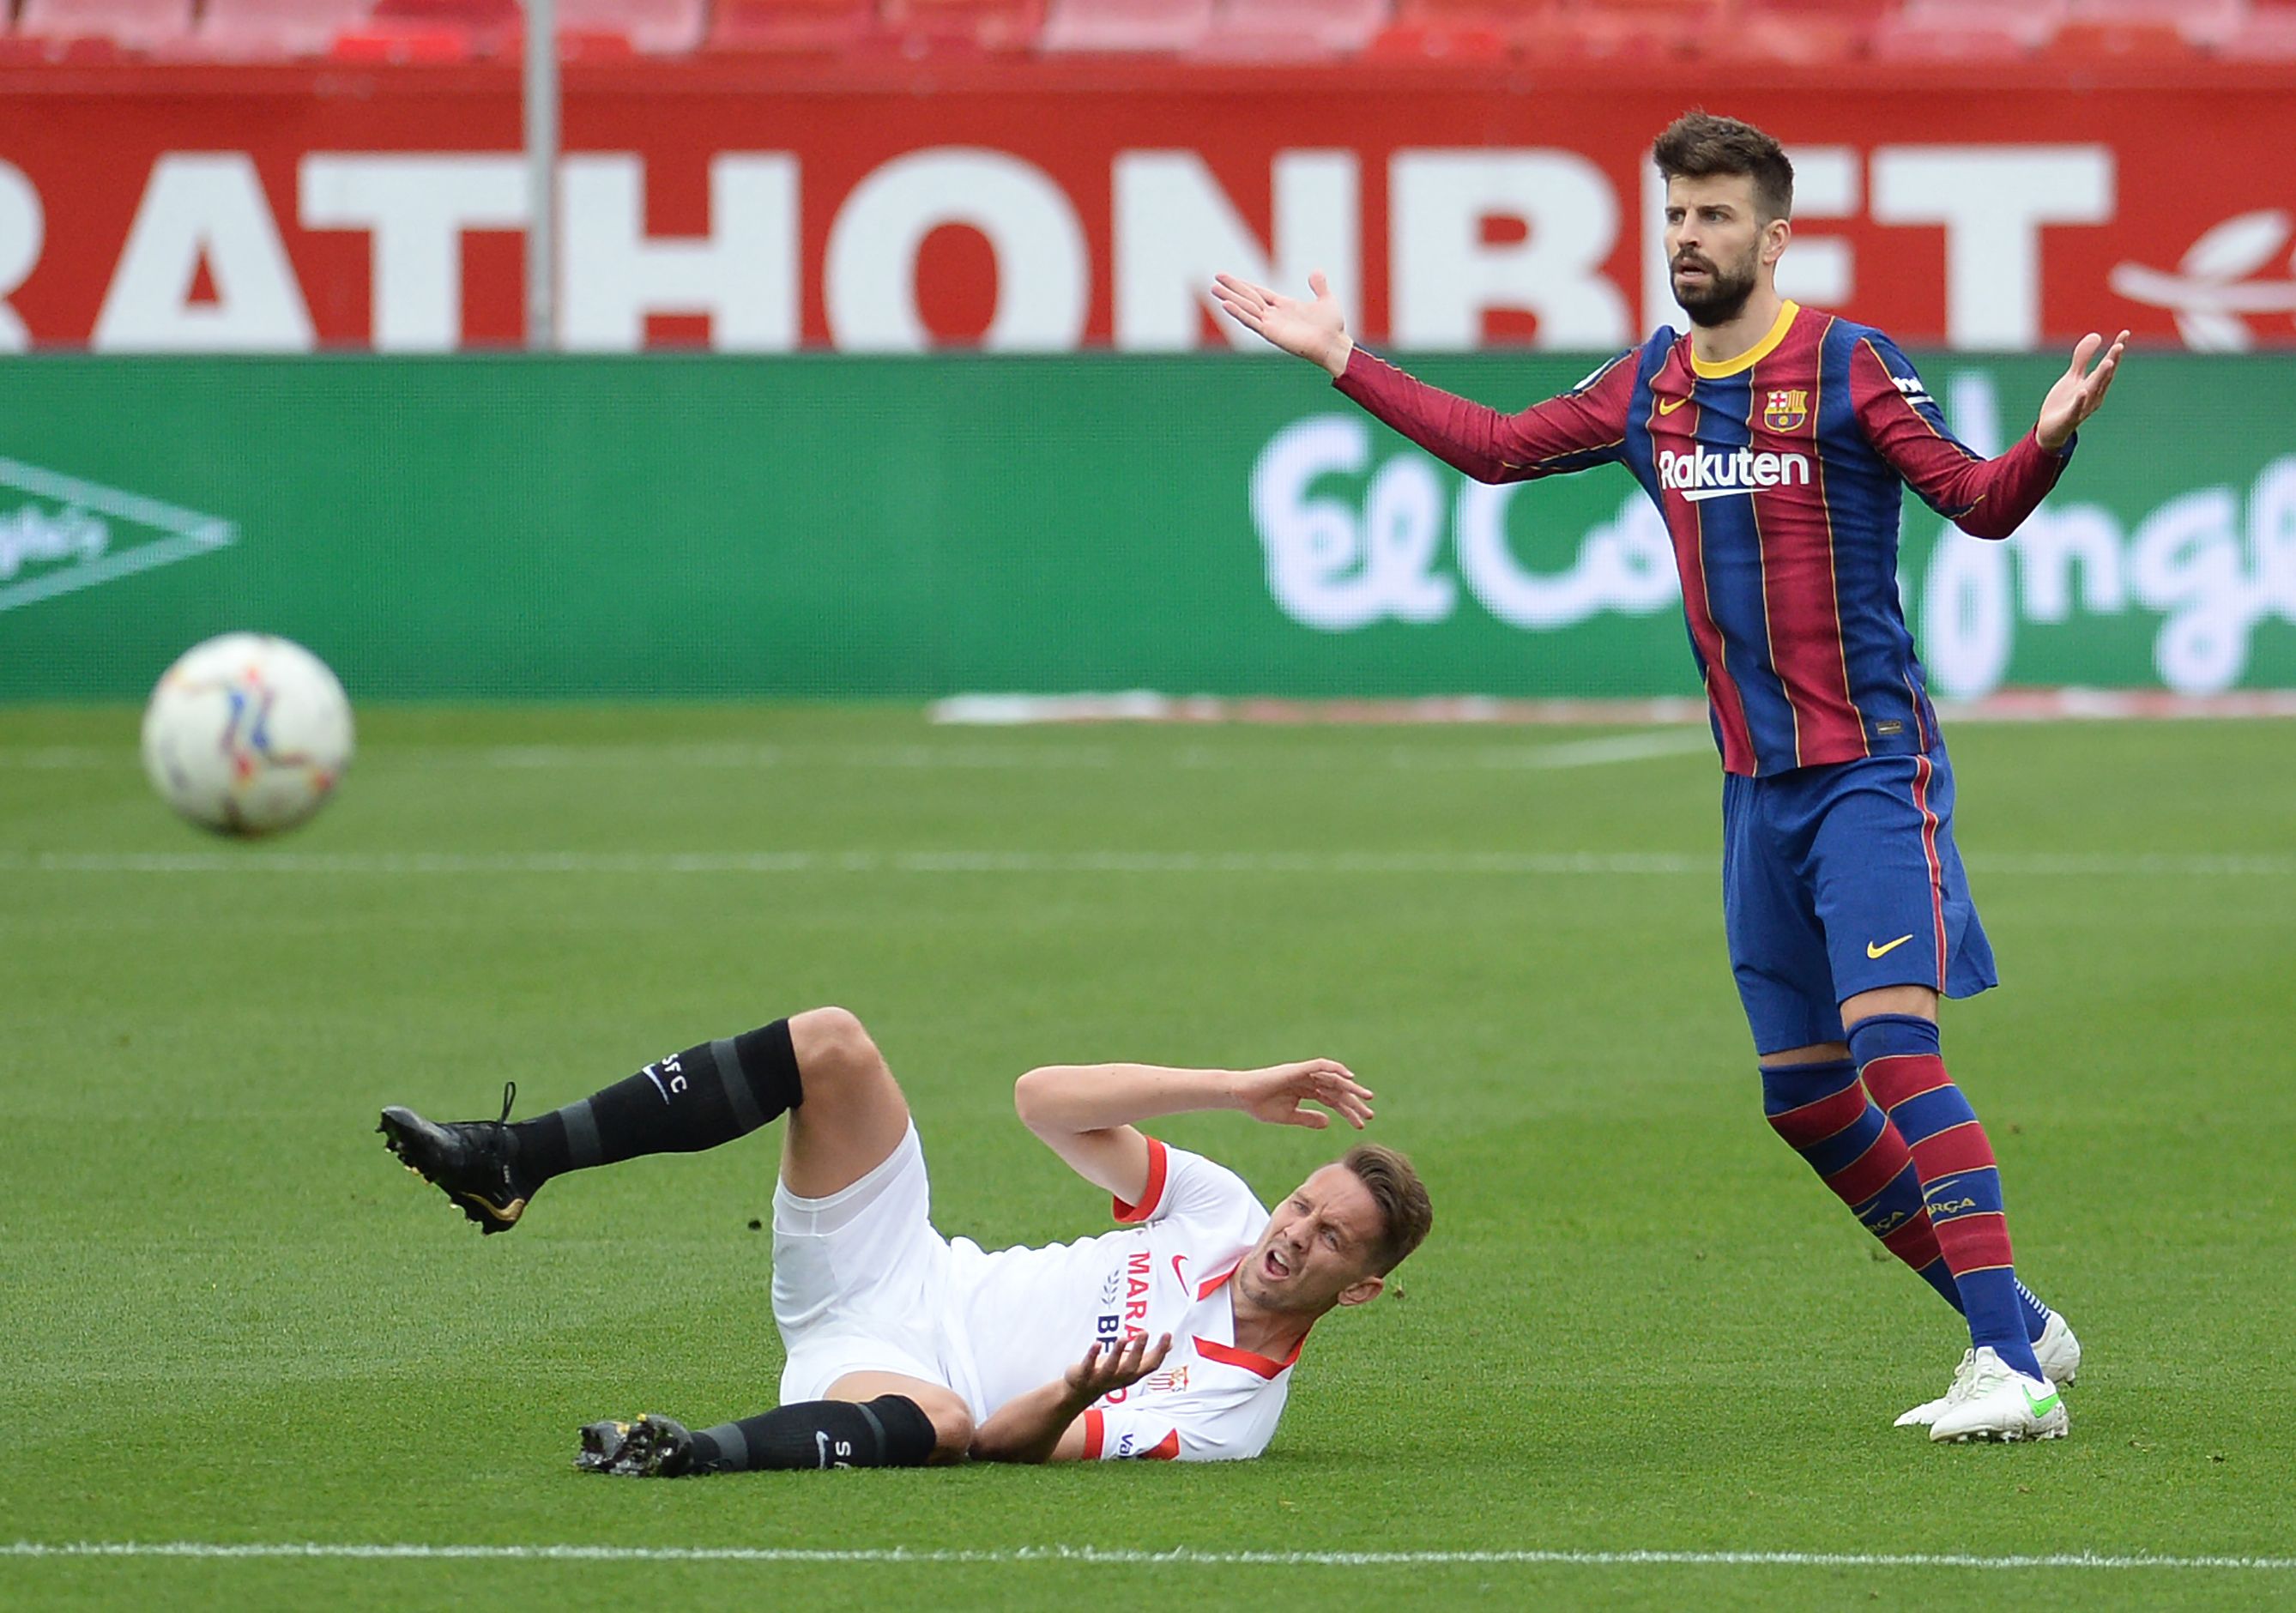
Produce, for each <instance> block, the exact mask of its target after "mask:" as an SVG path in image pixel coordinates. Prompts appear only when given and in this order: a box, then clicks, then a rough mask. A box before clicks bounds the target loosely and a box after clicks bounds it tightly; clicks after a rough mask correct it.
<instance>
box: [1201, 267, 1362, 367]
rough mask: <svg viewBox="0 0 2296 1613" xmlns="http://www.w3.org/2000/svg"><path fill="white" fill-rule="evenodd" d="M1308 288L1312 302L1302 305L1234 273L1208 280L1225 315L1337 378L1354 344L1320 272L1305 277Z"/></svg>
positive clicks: (1337, 304)
mask: <svg viewBox="0 0 2296 1613" xmlns="http://www.w3.org/2000/svg"><path fill="white" fill-rule="evenodd" d="M1308 290H1309V291H1312V292H1313V293H1314V294H1315V295H1314V298H1313V299H1312V300H1310V301H1308V302H1301V301H1300V300H1299V299H1297V298H1292V297H1286V296H1284V295H1283V294H1282V293H1281V292H1279V291H1269V290H1268V289H1267V287H1266V286H1263V285H1254V284H1253V283H1252V282H1251V281H1249V280H1245V279H1242V278H1241V277H1240V276H1237V275H1234V274H1216V275H1214V276H1213V277H1212V296H1213V297H1214V298H1215V299H1217V300H1218V303H1219V305H1220V307H1223V308H1225V309H1226V310H1227V313H1228V315H1229V317H1231V318H1233V319H1234V321H1235V322H1236V323H1238V324H1240V325H1242V326H1243V327H1244V329H1246V330H1248V331H1253V332H1258V333H1259V335H1260V336H1261V337H1263V338H1264V339H1266V340H1267V341H1268V342H1269V343H1271V344H1272V345H1274V346H1275V347H1278V348H1283V351H1285V352H1286V353H1290V354H1292V355H1293V356H1296V357H1300V358H1304V359H1306V360H1308V363H1310V364H1321V365H1323V367H1324V369H1325V370H1327V371H1329V372H1330V373H1331V374H1332V377H1333V380H1337V379H1338V378H1339V377H1340V376H1341V374H1343V373H1346V371H1347V367H1348V355H1349V354H1350V353H1352V352H1354V351H1355V346H1356V344H1355V340H1354V338H1352V337H1350V336H1349V334H1348V322H1347V319H1346V317H1345V316H1344V315H1341V312H1340V299H1338V298H1336V297H1334V296H1333V295H1332V286H1331V282H1329V281H1327V280H1325V279H1324V272H1323V271H1322V270H1321V269H1317V270H1316V271H1315V272H1314V273H1313V274H1309V275H1308Z"/></svg>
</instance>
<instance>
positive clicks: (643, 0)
mask: <svg viewBox="0 0 2296 1613" xmlns="http://www.w3.org/2000/svg"><path fill="white" fill-rule="evenodd" d="M708 27H709V5H708V4H707V0H558V29H559V37H560V38H561V40H562V41H566V42H572V48H571V49H569V50H568V51H567V52H566V53H567V54H570V55H585V56H586V55H592V54H597V53H602V51H603V50H604V49H606V48H607V47H605V45H604V43H603V42H604V40H605V39H606V37H610V36H614V35H619V36H620V37H622V38H624V39H626V40H627V41H628V42H629V44H630V45H631V46H632V47H633V48H635V49H636V50H641V51H644V52H645V53H647V54H648V55H655V56H676V55H683V54H685V53H686V52H688V51H691V50H693V49H694V48H696V47H697V46H698V45H701V36H702V32H703V30H704V29H707V28H708Z"/></svg>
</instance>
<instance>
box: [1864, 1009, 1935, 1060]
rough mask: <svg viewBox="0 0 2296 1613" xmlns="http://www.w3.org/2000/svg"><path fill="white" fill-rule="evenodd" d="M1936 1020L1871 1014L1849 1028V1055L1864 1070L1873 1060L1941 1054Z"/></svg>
mask: <svg viewBox="0 0 2296 1613" xmlns="http://www.w3.org/2000/svg"><path fill="white" fill-rule="evenodd" d="M1943 1048H1944V1044H1943V1042H1942V1041H1941V1040H1940V1039H1939V1036H1938V1028H1937V1021H1936V1020H1934V1019H1923V1018H1922V1017H1921V1016H1920V1015H1918V1014H1873V1015H1869V1016H1868V1017H1867V1018H1866V1019H1860V1020H1858V1021H1857V1024H1855V1025H1853V1026H1851V1027H1850V1028H1849V1051H1850V1056H1851V1057H1852V1058H1854V1059H1855V1060H1857V1065H1858V1068H1860V1069H1864V1068H1865V1067H1866V1065H1868V1064H1871V1063H1872V1062H1874V1060H1876V1059H1896V1058H1903V1057H1905V1056H1906V1055H1907V1054H1909V1053H1910V1054H1915V1055H1919V1054H1922V1053H1928V1054H1931V1055H1932V1056H1934V1055H1935V1054H1937V1053H1939V1052H1942V1051H1943Z"/></svg>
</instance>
